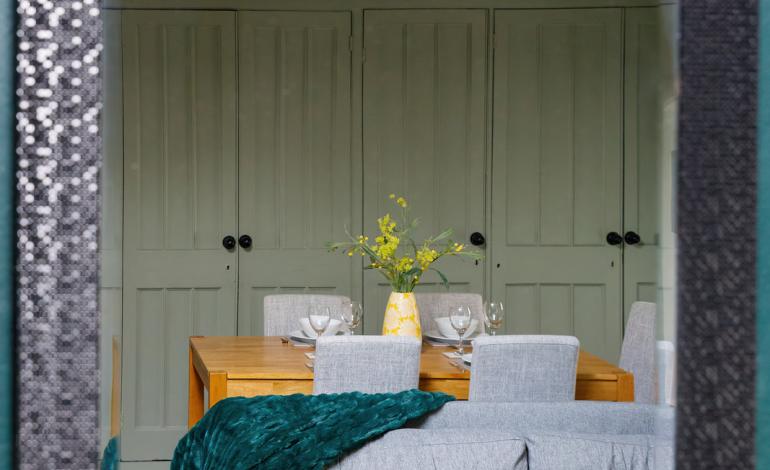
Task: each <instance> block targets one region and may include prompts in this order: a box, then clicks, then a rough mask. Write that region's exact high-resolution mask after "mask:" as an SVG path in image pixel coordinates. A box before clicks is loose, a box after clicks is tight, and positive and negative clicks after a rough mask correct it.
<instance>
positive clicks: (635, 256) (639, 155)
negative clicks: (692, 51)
mask: <svg viewBox="0 0 770 470" xmlns="http://www.w3.org/2000/svg"><path fill="white" fill-rule="evenodd" d="M662 15H663V11H662V10H661V9H660V8H629V9H627V10H626V23H625V24H626V26H625V37H626V47H625V77H626V78H625V119H624V125H625V131H624V137H625V141H624V143H625V149H624V154H625V155H624V163H625V165H624V173H625V178H624V192H625V195H624V205H623V214H624V217H623V227H624V232H626V231H634V232H636V233H638V234H639V235H640V237H641V239H642V242H641V243H639V244H637V245H633V246H631V245H626V247H625V249H624V253H623V256H624V259H623V268H624V271H623V289H624V295H623V304H624V309H623V311H624V312H625V314H626V318H625V321H628V318H627V315H628V312H629V311H630V309H631V304H632V303H633V302H635V301H637V300H643V301H648V302H658V303H659V304H660V307H661V308H659V314H660V315H661V318H660V323H661V324H662V323H663V318H662V316H663V315H667V314H669V312H668V311H667V310H668V309H670V307H669V304H671V303H672V297H673V296H674V295H675V292H674V285H673V284H674V283H673V281H672V280H671V279H669V278H670V277H671V276H672V275H673V269H668V270H667V269H666V267H667V266H668V265H672V264H673V258H674V257H675V253H674V240H675V234H674V233H673V220H672V219H673V215H672V214H673V207H672V204H673V194H672V188H673V183H672V178H673V171H672V169H673V161H672V160H673V155H674V142H675V139H674V138H673V135H674V133H675V132H676V125H675V118H676V101H675V93H674V90H673V83H674V80H673V70H672V67H671V64H673V61H672V52H673V49H672V45H671V43H670V41H667V40H666V36H665V35H664V28H663V16H662ZM659 278H660V279H661V280H662V282H658V279H659ZM624 323H625V322H624Z"/></svg>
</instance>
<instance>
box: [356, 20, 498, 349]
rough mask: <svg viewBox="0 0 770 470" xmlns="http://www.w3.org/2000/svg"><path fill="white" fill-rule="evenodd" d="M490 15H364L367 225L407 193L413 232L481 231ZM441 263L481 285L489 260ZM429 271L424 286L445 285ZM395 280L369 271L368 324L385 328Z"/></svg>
mask: <svg viewBox="0 0 770 470" xmlns="http://www.w3.org/2000/svg"><path fill="white" fill-rule="evenodd" d="M486 31H487V14H486V11H483V10H388V11H367V12H366V13H365V17H364V57H365V62H364V116H363V129H364V224H365V225H364V227H365V230H366V232H367V233H368V234H374V233H376V230H377V225H376V219H377V218H378V217H381V216H382V215H383V214H385V213H386V212H391V213H393V215H396V213H394V207H395V206H394V205H393V201H390V200H388V199H387V196H388V195H389V194H390V193H396V194H399V195H404V196H405V197H406V198H407V199H408V201H409V203H410V205H411V210H412V213H413V214H414V215H415V216H419V217H420V227H419V229H418V230H417V233H416V238H417V239H418V240H419V239H422V238H424V237H427V236H430V235H437V234H438V233H440V232H441V231H443V230H444V229H446V228H449V227H451V228H453V229H454V232H455V235H454V238H455V240H456V241H458V242H464V243H467V242H468V239H469V236H470V234H471V233H473V232H476V231H478V232H483V231H484V221H485V217H484V170H485V168H484V163H483V162H484V161H485V149H486V145H485V142H486V135H487V133H486V129H487V127H486V105H485V103H486V95H487V86H486V83H487V32H486ZM445 261H446V262H444V260H442V261H441V262H439V263H437V265H438V266H437V267H438V268H439V269H441V270H442V271H443V272H444V273H445V274H446V275H447V277H448V278H449V280H450V281H451V283H452V289H453V290H456V291H465V292H478V293H481V292H482V289H483V285H482V283H483V272H484V264H483V263H482V262H480V263H478V264H473V262H471V261H464V260H458V259H449V260H445ZM432 274H433V273H430V274H429V275H427V276H426V277H425V279H424V282H421V284H422V286H421V288H422V289H429V290H442V289H443V286H442V285H441V283H440V280H439V279H438V278H437V277H434V276H432ZM389 292H390V286H389V285H387V284H386V283H385V282H383V279H382V277H381V276H380V275H379V273H376V272H373V271H368V272H366V273H365V274H364V312H365V318H364V328H365V332H366V333H367V334H379V333H380V331H381V328H382V317H383V313H384V311H385V304H386V300H387V296H388V293H389Z"/></svg>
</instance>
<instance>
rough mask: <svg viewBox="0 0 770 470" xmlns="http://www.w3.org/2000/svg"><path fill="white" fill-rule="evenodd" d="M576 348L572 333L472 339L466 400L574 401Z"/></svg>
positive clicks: (577, 344) (577, 349)
mask: <svg viewBox="0 0 770 470" xmlns="http://www.w3.org/2000/svg"><path fill="white" fill-rule="evenodd" d="M579 350H580V342H579V341H578V339H577V338H575V337H574V336H548V335H542V336H535V335H532V336H528V335H521V336H519V335H516V336H484V337H481V338H476V339H475V340H474V341H473V361H472V363H471V383H470V392H469V397H468V400H471V401H485V402H535V401H537V402H554V401H571V400H574V399H575V381H576V378H577V375H576V374H577V361H578V353H579Z"/></svg>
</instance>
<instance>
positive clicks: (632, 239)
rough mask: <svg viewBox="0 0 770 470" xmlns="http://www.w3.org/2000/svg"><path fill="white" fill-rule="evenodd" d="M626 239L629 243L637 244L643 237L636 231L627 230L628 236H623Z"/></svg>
mask: <svg viewBox="0 0 770 470" xmlns="http://www.w3.org/2000/svg"><path fill="white" fill-rule="evenodd" d="M623 238H624V239H625V240H626V243H627V244H629V245H636V244H637V243H639V242H640V241H642V237H640V236H639V234H638V233H636V232H626V236H625V237H623Z"/></svg>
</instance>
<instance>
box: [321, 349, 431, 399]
mask: <svg viewBox="0 0 770 470" xmlns="http://www.w3.org/2000/svg"><path fill="white" fill-rule="evenodd" d="M420 348H421V342H420V340H419V339H417V338H411V337H404V336H324V337H321V338H319V339H318V341H317V344H316V351H315V365H314V368H313V375H314V377H313V394H315V395H319V394H322V393H343V392H355V391H357V392H363V393H386V392H400V391H403V390H410V389H413V388H417V387H418V385H419V378H420Z"/></svg>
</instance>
